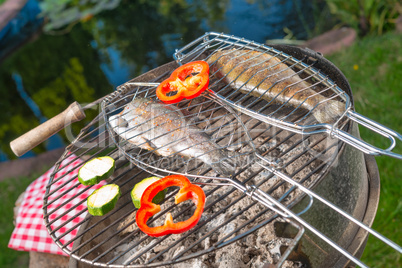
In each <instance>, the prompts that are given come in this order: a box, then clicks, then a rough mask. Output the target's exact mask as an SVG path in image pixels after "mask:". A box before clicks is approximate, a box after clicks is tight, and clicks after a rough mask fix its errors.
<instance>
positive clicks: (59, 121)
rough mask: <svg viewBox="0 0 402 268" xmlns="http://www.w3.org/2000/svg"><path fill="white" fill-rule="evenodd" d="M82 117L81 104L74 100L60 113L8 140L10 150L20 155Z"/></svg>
mask: <svg viewBox="0 0 402 268" xmlns="http://www.w3.org/2000/svg"><path fill="white" fill-rule="evenodd" d="M84 118H85V113H84V110H83V109H82V108H81V105H79V104H78V102H74V103H72V104H71V105H70V106H68V108H67V109H66V110H64V111H63V112H62V113H60V114H58V115H56V116H55V117H53V118H51V119H49V120H47V121H46V122H45V123H43V124H41V125H39V126H37V127H36V128H34V129H32V130H30V131H28V132H27V133H25V134H23V135H22V136H20V137H18V138H16V139H15V140H13V141H12V142H10V147H11V150H13V152H14V154H15V155H16V156H21V155H23V154H25V153H26V152H28V151H29V150H32V149H33V148H35V147H36V146H38V145H39V144H40V143H42V142H44V141H45V140H47V139H48V138H49V137H51V136H52V135H54V134H56V133H57V132H59V131H60V130H62V129H63V128H65V127H67V126H68V125H70V124H71V123H74V122H77V121H80V120H82V119H84Z"/></svg>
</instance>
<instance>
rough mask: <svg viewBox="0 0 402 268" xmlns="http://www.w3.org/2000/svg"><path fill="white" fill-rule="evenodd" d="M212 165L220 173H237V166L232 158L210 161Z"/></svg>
mask: <svg viewBox="0 0 402 268" xmlns="http://www.w3.org/2000/svg"><path fill="white" fill-rule="evenodd" d="M210 166H211V167H212V169H213V170H215V171H216V172H217V173H218V174H220V175H223V176H229V177H232V176H234V174H235V173H236V166H235V163H234V161H233V159H232V158H223V159H220V160H219V162H215V163H210Z"/></svg>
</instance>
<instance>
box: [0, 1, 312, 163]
mask: <svg viewBox="0 0 402 268" xmlns="http://www.w3.org/2000/svg"><path fill="white" fill-rule="evenodd" d="M55 2H57V1H49V0H43V1H41V2H37V1H36V0H29V1H28V2H27V6H26V7H25V11H24V9H22V10H21V12H20V14H18V15H17V16H16V18H15V19H14V20H13V21H12V22H10V23H11V24H9V25H7V27H8V28H7V29H6V31H4V29H3V30H1V32H0V59H2V61H1V65H0V94H1V95H0V102H1V107H2V108H4V109H3V113H1V114H0V139H1V140H2V143H1V148H0V150H1V153H0V159H1V161H6V160H8V159H11V158H15V156H14V155H13V153H12V152H11V150H10V148H9V142H10V141H11V140H13V139H15V138H16V137H18V136H19V135H21V134H23V133H25V132H26V131H28V130H30V129H32V128H34V127H35V126H37V125H38V124H39V123H40V122H43V121H44V120H46V119H47V118H51V117H53V116H55V115H57V114H59V113H60V112H61V111H63V110H64V109H65V108H66V107H67V106H68V105H69V104H70V103H72V102H73V101H78V102H80V103H81V104H84V103H89V102H92V101H94V100H96V99H98V98H100V97H102V96H104V95H106V94H108V93H110V92H112V91H113V90H114V88H115V87H116V86H118V85H120V84H122V83H124V82H126V81H127V80H130V79H132V78H134V77H136V76H138V75H140V74H141V73H144V72H146V71H148V70H151V69H153V68H155V67H157V66H159V65H161V64H164V63H166V62H169V61H171V60H172V54H173V52H174V50H175V49H176V48H180V47H182V46H183V45H185V44H186V43H188V42H190V41H192V40H194V39H196V38H197V37H199V36H201V35H202V34H204V33H205V32H207V31H215V32H224V33H227V34H233V35H236V36H240V37H244V38H246V39H250V40H254V41H257V42H261V43H264V42H266V40H268V39H281V38H283V37H284V36H285V35H286V34H287V33H286V31H285V30H284V29H289V31H290V32H291V33H292V34H293V35H294V36H295V37H296V38H298V39H305V38H306V37H307V31H308V30H309V29H311V28H312V27H313V25H314V21H313V18H312V16H311V14H312V8H313V7H312V5H311V4H310V1H302V0H270V1H263V0H248V1H246V0H222V1H219V0H215V1H192V0H181V1H179V0H164V1H159V0H147V1H145V0H136V1H128V0H126V1H120V0H104V1H96V3H94V2H93V1H60V4H56V3H55ZM78 2H80V4H79V6H77V3H78ZM73 3H75V4H73ZM26 10H28V13H26V12H27V11H26ZM24 12H25V13H24ZM34 13H35V16H32V14H34ZM25 14H30V16H29V17H27V16H25ZM41 25H42V26H41ZM39 26H41V27H42V30H41V31H40V32H39V34H38V33H37V36H36V38H35V40H34V41H31V42H25V43H23V41H24V40H26V38H27V37H29V36H31V35H32V34H33V33H34V32H37V31H38V28H39ZM289 31H288V32H289ZM96 113H97V111H87V112H86V114H87V117H88V118H91V115H92V116H93V115H95V114H96ZM87 122H88V121H83V122H80V123H76V124H74V128H73V131H75V132H76V133H78V131H79V129H81V128H82V127H83V126H84V125H85V124H86V123H87ZM63 144H68V140H67V139H66V138H65V137H64V134H63V131H62V132H60V134H58V135H56V136H54V137H53V138H52V139H50V140H48V141H47V142H45V143H44V144H42V145H40V146H38V147H37V148H35V149H34V150H33V152H29V153H27V154H26V155H25V156H24V157H27V156H32V155H35V154H37V153H40V152H43V151H45V150H50V149H54V148H58V147H61V146H63Z"/></svg>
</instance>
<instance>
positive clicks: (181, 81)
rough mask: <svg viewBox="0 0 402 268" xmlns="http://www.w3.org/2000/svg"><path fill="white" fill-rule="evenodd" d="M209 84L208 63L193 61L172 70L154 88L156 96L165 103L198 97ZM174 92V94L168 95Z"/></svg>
mask: <svg viewBox="0 0 402 268" xmlns="http://www.w3.org/2000/svg"><path fill="white" fill-rule="evenodd" d="M208 84H209V65H208V63H207V62H205V61H193V62H189V63H187V64H184V65H182V66H180V67H179V68H177V69H176V70H174V72H173V73H172V74H171V75H170V77H169V78H168V79H166V80H164V81H163V82H162V83H160V85H159V86H158V87H157V88H156V96H157V97H158V98H159V99H160V100H161V101H163V102H165V103H176V102H179V101H181V100H182V99H183V98H186V99H192V98H195V97H198V96H199V95H200V94H201V93H202V92H204V90H206V89H207V88H208ZM171 92H174V93H175V94H172V95H169V93H171Z"/></svg>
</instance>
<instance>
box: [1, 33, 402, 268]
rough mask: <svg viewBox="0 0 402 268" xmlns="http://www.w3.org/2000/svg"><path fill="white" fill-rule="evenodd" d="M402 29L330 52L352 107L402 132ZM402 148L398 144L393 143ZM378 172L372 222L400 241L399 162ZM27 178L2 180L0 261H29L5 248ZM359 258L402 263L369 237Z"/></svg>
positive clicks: (382, 160) (386, 161)
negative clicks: (347, 87) (377, 200)
mask: <svg viewBox="0 0 402 268" xmlns="http://www.w3.org/2000/svg"><path fill="white" fill-rule="evenodd" d="M401 44H402V35H400V34H399V35H397V34H392V33H389V34H386V35H384V36H381V37H368V38H365V39H364V40H362V41H359V42H358V43H356V44H355V45H354V46H352V47H350V48H347V49H344V51H342V52H340V53H337V54H334V55H331V56H330V57H328V58H329V59H330V60H331V61H333V62H334V63H335V65H337V66H338V67H339V68H340V69H341V70H342V71H343V72H344V74H345V75H346V77H347V79H348V80H349V82H350V84H351V87H352V90H353V94H354V99H355V102H356V105H355V106H356V110H357V111H358V112H359V113H361V114H363V115H366V116H367V117H369V118H372V119H373V120H376V121H378V122H381V123H382V124H384V125H386V126H389V127H391V128H393V129H394V130H396V131H398V132H399V133H402V124H401V122H402V114H401V108H402V53H401V51H402V45H401ZM361 132H362V136H363V137H365V139H366V140H367V141H368V142H370V143H375V144H378V145H379V146H382V147H385V146H386V144H387V143H386V142H385V141H383V139H381V138H379V137H378V136H375V135H371V133H370V132H369V131H367V130H366V129H361ZM397 149H398V150H397V151H398V152H400V153H401V152H402V150H401V149H402V146H399V147H398V148H397ZM377 163H378V166H379V169H380V176H381V199H380V204H379V210H378V212H377V217H376V220H375V222H374V226H373V227H374V229H375V230H377V231H378V232H380V233H382V234H384V235H385V236H387V237H389V238H391V239H392V240H393V241H395V242H397V243H398V244H399V245H401V244H402V232H401V229H402V228H401V227H402V226H401V214H402V200H401V198H400V196H401V190H402V180H401V176H402V168H401V167H402V162H401V161H400V160H395V159H392V158H390V157H377ZM37 177H38V175H37V174H35V175H32V177H31V178H19V179H8V180H5V181H2V182H0V188H1V189H2V190H1V191H0V198H1V200H2V202H0V211H1V212H2V214H3V215H2V217H0V221H1V226H2V228H1V231H0V235H1V238H0V239H1V240H0V241H1V245H0V267H27V266H28V253H26V252H18V251H14V250H11V249H8V248H7V244H8V241H9V238H10V235H11V232H12V230H13V224H12V222H13V207H14V203H15V201H16V199H17V198H18V196H19V194H20V193H22V192H23V191H24V190H25V188H26V187H27V186H28V185H29V183H30V182H31V181H33V180H34V179H35V178H37ZM362 260H363V262H365V263H367V264H368V265H369V266H370V267H401V266H402V265H401V258H400V254H398V253H396V251H394V250H393V249H391V248H390V247H387V246H384V244H383V243H382V242H380V241H379V240H377V239H376V238H372V237H370V239H369V241H368V245H367V247H366V250H365V252H364V254H363V258H362Z"/></svg>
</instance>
